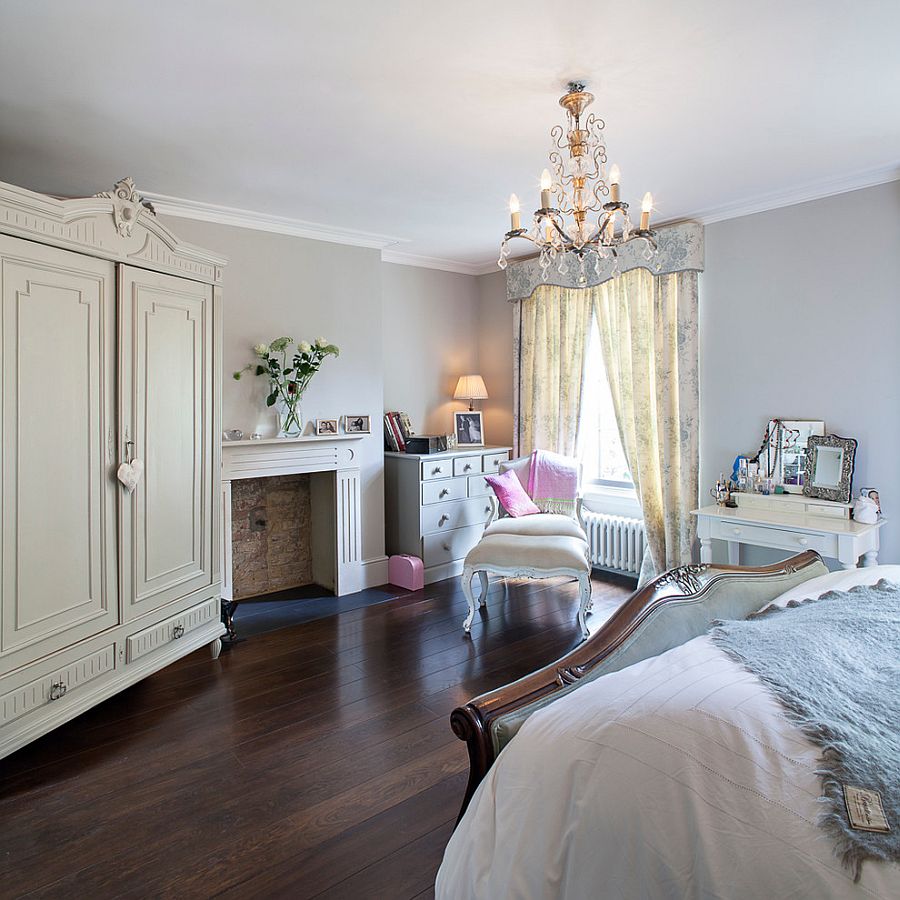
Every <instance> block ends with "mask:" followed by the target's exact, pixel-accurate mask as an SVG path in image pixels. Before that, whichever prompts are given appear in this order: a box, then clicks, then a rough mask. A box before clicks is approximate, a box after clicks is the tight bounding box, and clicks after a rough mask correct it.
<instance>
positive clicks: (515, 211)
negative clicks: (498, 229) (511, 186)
mask: <svg viewBox="0 0 900 900" xmlns="http://www.w3.org/2000/svg"><path fill="white" fill-rule="evenodd" d="M509 224H510V230H511V231H518V230H519V229H520V228H521V227H522V217H521V215H520V213H519V198H518V197H517V196H516V195H515V194H510V195H509Z"/></svg>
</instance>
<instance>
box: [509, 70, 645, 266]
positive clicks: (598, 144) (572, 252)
mask: <svg viewBox="0 0 900 900" xmlns="http://www.w3.org/2000/svg"><path fill="white" fill-rule="evenodd" d="M584 88H585V85H584V84H582V83H581V82H577V81H570V82H569V87H568V91H567V92H566V94H565V95H564V96H562V97H561V98H560V100H559V105H560V106H562V107H563V108H564V109H565V111H566V127H565V128H563V126H562V125H555V126H554V127H553V129H552V130H551V132H550V137H551V139H552V141H553V147H552V149H551V150H550V157H549V158H550V165H551V167H552V169H553V174H552V175H551V174H550V170H549V169H544V171H543V173H542V175H541V206H540V209H538V210H535V213H534V218H533V221H532V224H531V227H530V228H523V227H522V219H521V212H520V206H519V198H518V197H517V196H516V195H515V194H512V195H511V196H510V198H509V215H510V230H509V231H507V232H506V234H505V236H504V238H503V241H502V243H501V244H500V259H499V260H497V265H499V266H500V268H501V269H505V268H506V266H507V260H508V258H509V241H510V239H511V238H524V239H525V240H528V241H531V242H532V243H533V244H534V245H535V246H536V247H537V248H538V249H539V250H540V266H541V270H542V278H543V280H544V281H546V280H547V273H548V270H549V268H550V266H551V265H552V264H553V262H554V261H555V262H556V263H557V267H558V270H559V271H560V273H563V274H564V273H565V272H566V270H567V268H568V267H569V266H572V265H576V266H577V269H578V281H579V282H580V283H582V284H583V283H584V282H586V281H587V274H588V267H589V266H590V267H591V268H592V269H593V271H594V273H595V274H596V275H598V276H599V275H600V266H601V261H603V260H608V259H610V258H612V259H613V260H614V266H613V276H616V275H618V274H619V268H618V265H619V257H618V248H620V247H622V246H624V245H625V244H629V243H631V242H633V241H643V242H644V244H645V247H644V250H643V256H644V259H645V260H646V261H647V262H650V261H651V260H652V259H653V257H654V255H655V254H656V253H657V245H656V240H655V232H654V231H652V230H651V229H650V211H651V210H652V208H653V197H652V195H651V194H650V193H649V192H648V193H646V194H644V199H643V203H642V204H641V220H640V227H638V228H635V227H634V225H633V224H632V221H631V218H630V217H629V215H628V204H627V203H625V202H624V201H622V200H621V199H620V197H619V179H620V173H619V167H618V166H616V165H614V166H611V167H610V169H609V172H608V173H607V171H606V161H607V160H606V143H605V140H604V134H603V129H604V127H605V123H604V121H603V119H601V118H599V117H598V116H595V115H594V114H593V113H589V114H588V115H587V116H586V117H584V116H583V114H584V111H585V109H587V107H588V106H590V105H591V103H593V101H594V96H593V94H589V93H588V92H587V91H586V90H585V89H584Z"/></svg>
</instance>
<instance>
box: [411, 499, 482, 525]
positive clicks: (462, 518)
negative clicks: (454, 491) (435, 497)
mask: <svg viewBox="0 0 900 900" xmlns="http://www.w3.org/2000/svg"><path fill="white" fill-rule="evenodd" d="M490 512H491V504H490V503H489V502H488V500H487V499H486V498H480V499H479V498H477V497H476V498H475V499H474V500H454V501H452V502H450V503H432V504H431V505H430V506H423V507H422V510H421V512H420V528H421V532H422V534H431V533H433V532H435V531H452V530H453V529H454V528H463V527H465V526H466V525H481V526H484V523H485V522H486V521H487V517H488V515H489V514H490Z"/></svg>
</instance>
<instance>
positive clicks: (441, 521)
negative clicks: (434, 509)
mask: <svg viewBox="0 0 900 900" xmlns="http://www.w3.org/2000/svg"><path fill="white" fill-rule="evenodd" d="M449 521H450V516H448V515H447V514H446V513H444V515H442V516H441V517H440V518H439V519H438V525H443V524H444V522H449Z"/></svg>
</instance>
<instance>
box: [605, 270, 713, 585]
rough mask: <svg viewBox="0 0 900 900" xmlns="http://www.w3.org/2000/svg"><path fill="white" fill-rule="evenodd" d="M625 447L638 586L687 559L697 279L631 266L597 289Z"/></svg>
mask: <svg viewBox="0 0 900 900" xmlns="http://www.w3.org/2000/svg"><path fill="white" fill-rule="evenodd" d="M590 293H591V296H592V299H593V308H594V315H595V316H596V317H597V321H598V324H599V326H600V336H601V341H602V345H603V355H604V361H605V363H606V371H607V375H608V377H609V383H610V390H611V392H612V398H613V405H614V406H615V410H616V419H617V421H618V425H619V433H620V435H621V437H622V446H623V448H624V450H625V455H626V457H627V459H628V463H629V465H630V467H631V474H632V478H633V479H634V485H635V489H636V490H637V495H638V500H639V501H640V504H641V509H642V510H643V514H644V527H645V529H646V532H647V543H648V549H649V558H645V559H644V565H643V567H642V569H641V583H643V582H644V581H646V580H647V578H649V577H652V576H653V575H654V574H656V573H658V572H662V571H665V570H666V569H669V568H672V567H673V566H680V565H684V564H685V563H689V562H691V559H692V550H693V543H694V539H695V537H696V523H695V520H694V517H693V516H691V514H690V512H691V510H692V509H693V508H694V507H695V505H696V503H697V496H698V479H699V467H700V445H699V408H700V392H699V371H698V358H699V346H698V338H697V325H698V323H697V306H698V304H697V273H696V272H678V273H675V274H669V275H657V276H654V275H651V274H650V272H648V271H647V270H646V269H632V270H631V271H629V272H625V273H623V274H622V275H620V276H619V277H618V278H614V279H612V280H610V281H607V282H604V283H603V284H600V285H597V287H595V288H592V289H591V291H590Z"/></svg>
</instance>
